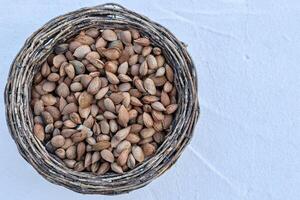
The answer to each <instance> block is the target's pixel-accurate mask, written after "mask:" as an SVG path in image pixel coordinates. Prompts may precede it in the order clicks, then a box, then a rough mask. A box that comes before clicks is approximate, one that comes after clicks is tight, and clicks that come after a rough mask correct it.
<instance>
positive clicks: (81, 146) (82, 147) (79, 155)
mask: <svg viewBox="0 0 300 200" xmlns="http://www.w3.org/2000/svg"><path fill="white" fill-rule="evenodd" d="M85 150H86V145H85V143H84V142H79V143H78V145H77V148H76V153H77V158H76V160H81V158H82V157H83V156H84V154H85V152H86V151H85Z"/></svg>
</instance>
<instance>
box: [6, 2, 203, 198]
mask: <svg viewBox="0 0 300 200" xmlns="http://www.w3.org/2000/svg"><path fill="white" fill-rule="evenodd" d="M91 27H97V28H99V29H105V28H116V29H128V28H135V29H137V30H139V32H140V33H141V34H142V35H143V36H146V37H148V38H149V39H150V40H151V42H152V44H153V45H154V46H158V47H161V49H162V50H163V54H164V56H165V58H166V60H167V62H168V64H169V65H170V66H171V67H172V68H173V70H174V74H175V81H174V83H175V86H176V88H177V93H178V104H179V107H178V110H177V112H176V114H175V118H174V121H173V122H172V125H171V128H170V130H169V133H168V135H167V137H166V139H165V141H164V142H163V143H162V144H161V146H160V147H159V149H158V150H157V152H156V154H155V155H154V156H153V157H150V158H149V159H147V160H145V161H144V162H143V163H141V164H140V165H138V166H137V167H136V168H134V169H133V170H130V171H128V172H126V173H124V174H121V175H120V174H114V173H110V174H105V175H100V176H97V175H94V174H92V173H84V172H76V171H74V170H72V169H69V168H67V167H66V166H65V165H64V164H63V163H62V162H61V161H59V160H57V159H55V157H54V156H53V155H52V154H50V153H48V152H47V151H46V149H45V147H44V145H43V144H42V143H41V142H40V141H39V140H38V139H37V138H36V137H35V136H34V134H33V125H34V124H33V116H32V111H31V108H30V98H31V97H30V94H31V85H32V81H33V77H34V75H35V73H37V72H38V71H39V70H40V66H41V64H42V63H43V62H44V61H45V60H46V58H47V57H48V56H49V55H50V54H51V52H52V50H53V48H54V46H55V45H56V44H58V43H62V42H64V41H66V40H67V39H69V38H71V37H72V36H74V35H75V34H78V33H79V32H80V31H81V30H84V29H88V28H91ZM5 104H6V117H7V124H8V126H9V129H10V133H11V136H12V138H13V139H14V141H15V143H16V145H17V147H18V150H19V152H20V154H21V155H22V157H23V158H24V159H25V160H26V161H27V162H28V163H30V164H31V165H32V166H33V167H34V168H35V169H36V170H37V172H38V173H39V174H41V175H42V176H43V177H44V178H46V179H47V180H48V181H50V182H52V183H55V184H58V185H62V186H64V187H66V188H68V189H71V190H73V191H76V192H79V193H85V194H106V195H113V194H121V193H127V192H129V191H132V190H135V189H138V188H141V187H143V186H145V185H147V184H148V183H150V182H151V181H152V180H154V179H155V178H157V177H159V176H160V175H161V174H163V173H164V172H165V171H166V170H167V169H169V168H170V167H171V166H172V165H173V164H174V163H175V162H176V160H177V159H178V157H179V156H180V155H181V153H182V151H183V149H184V148H185V147H186V146H187V144H188V143H189V142H190V140H191V137H192V135H193V129H194V127H195V124H196V122H197V119H198V116H199V104H198V97H197V77H196V71H195V66H194V64H193V62H192V60H191V58H190V56H189V54H188V52H187V50H186V47H185V45H184V44H183V43H182V42H180V41H179V40H178V39H177V38H176V37H175V36H174V35H173V34H172V33H170V32H169V31H168V30H167V29H166V28H164V27H162V26H161V25H159V24H157V23H155V22H153V21H151V20H150V19H148V18H147V17H145V16H143V15H140V14H137V13H135V12H133V11H130V10H128V9H126V8H124V7H122V6H120V5H117V4H104V5H100V6H95V7H90V8H82V9H80V10H77V11H74V12H70V13H67V14H65V15H62V16H59V17H57V18H54V19H52V20H51V21H49V22H48V23H46V24H45V25H44V26H43V27H42V28H40V29H39V30H37V31H36V32H34V33H33V34H32V35H31V36H30V37H29V38H28V39H27V40H26V42H25V44H24V46H23V47H22V49H21V50H20V52H19V53H18V55H17V56H16V58H15V60H14V61H13V63H12V65H11V68H10V72H9V77H8V82H7V85H6V90H5Z"/></svg>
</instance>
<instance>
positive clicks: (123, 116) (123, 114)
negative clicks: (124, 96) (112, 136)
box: [118, 105, 129, 127]
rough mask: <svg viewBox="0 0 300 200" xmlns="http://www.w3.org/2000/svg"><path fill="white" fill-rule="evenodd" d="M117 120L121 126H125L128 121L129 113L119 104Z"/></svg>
mask: <svg viewBox="0 0 300 200" xmlns="http://www.w3.org/2000/svg"><path fill="white" fill-rule="evenodd" d="M118 122H119V124H120V125H121V126H123V127H126V126H127V124H128V122H129V113H128V111H127V109H126V108H125V106H124V105H121V107H120V109H119V114H118Z"/></svg>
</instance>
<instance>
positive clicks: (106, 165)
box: [96, 162, 110, 175]
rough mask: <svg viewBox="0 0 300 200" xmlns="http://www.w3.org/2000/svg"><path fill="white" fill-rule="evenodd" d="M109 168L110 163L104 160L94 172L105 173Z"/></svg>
mask: <svg viewBox="0 0 300 200" xmlns="http://www.w3.org/2000/svg"><path fill="white" fill-rule="evenodd" d="M109 169H110V164H109V163H108V162H104V163H102V164H101V165H100V167H99V169H98V171H97V173H96V174H97V175H102V174H105V173H106V172H108V170H109Z"/></svg>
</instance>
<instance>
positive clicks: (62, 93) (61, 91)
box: [56, 82, 70, 98]
mask: <svg viewBox="0 0 300 200" xmlns="http://www.w3.org/2000/svg"><path fill="white" fill-rule="evenodd" d="M56 94H57V95H58V96H59V97H63V98H66V97H67V96H69V95H70V90H69V87H68V86H67V84H65V83H64V82H62V83H60V84H59V85H58V87H57V88H56Z"/></svg>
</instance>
